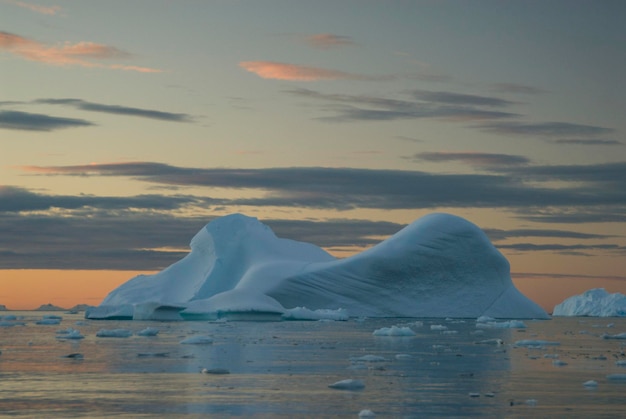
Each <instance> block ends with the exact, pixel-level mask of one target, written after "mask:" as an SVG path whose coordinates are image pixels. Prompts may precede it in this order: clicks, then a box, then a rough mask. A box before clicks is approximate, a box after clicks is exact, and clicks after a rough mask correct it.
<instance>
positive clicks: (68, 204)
mask: <svg viewBox="0 0 626 419" xmlns="http://www.w3.org/2000/svg"><path fill="white" fill-rule="evenodd" d="M212 203H213V201H211V199H210V198H198V197H192V196H183V195H174V196H163V195H137V196H131V197H102V196H93V195H46V194H39V193H35V192H31V191H29V190H27V189H24V188H20V187H16V186H0V212H20V211H46V210H50V209H53V208H58V209H65V210H76V209H81V208H86V207H90V208H99V209H106V210H120V209H130V208H134V209H144V210H160V211H167V210H174V209H179V208H182V207H185V206H188V205H210V204H212Z"/></svg>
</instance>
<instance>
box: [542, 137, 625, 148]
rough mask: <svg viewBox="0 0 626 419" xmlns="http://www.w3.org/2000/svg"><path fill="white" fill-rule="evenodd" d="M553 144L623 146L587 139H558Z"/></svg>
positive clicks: (606, 141)
mask: <svg viewBox="0 0 626 419" xmlns="http://www.w3.org/2000/svg"><path fill="white" fill-rule="evenodd" d="M553 143H555V144H570V145H592V146H614V145H624V143H622V142H621V141H617V140H605V139H601V138H589V139H578V138H570V139H568V138H559V139H557V140H554V141H553Z"/></svg>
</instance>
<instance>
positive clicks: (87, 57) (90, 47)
mask: <svg viewBox="0 0 626 419" xmlns="http://www.w3.org/2000/svg"><path fill="white" fill-rule="evenodd" d="M0 50H4V51H7V52H9V53H12V54H14V55H16V56H18V57H21V58H24V59H27V60H29V61H37V62H41V63H45V64H50V65H59V66H80V67H90V68H109V69H115V70H127V71H136V72H141V73H158V72H161V70H157V69H154V68H148V67H139V66H125V65H121V64H102V63H100V62H98V61H100V60H110V59H126V58H128V57H130V56H131V55H130V54H129V53H127V52H125V51H122V50H120V49H118V48H115V47H112V46H109V45H103V44H97V43H94V42H77V43H69V42H66V43H64V44H62V45H56V46H49V45H45V44H42V43H40V42H37V41H33V40H31V39H28V38H25V37H22V36H20V35H16V34H13V33H10V32H3V31H0Z"/></svg>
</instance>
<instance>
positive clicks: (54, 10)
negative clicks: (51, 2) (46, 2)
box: [4, 0, 61, 16]
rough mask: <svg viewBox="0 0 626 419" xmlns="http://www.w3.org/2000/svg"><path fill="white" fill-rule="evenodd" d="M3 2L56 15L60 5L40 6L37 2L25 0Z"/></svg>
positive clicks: (6, 0)
mask: <svg viewBox="0 0 626 419" xmlns="http://www.w3.org/2000/svg"><path fill="white" fill-rule="evenodd" d="M4 2H5V3H9V4H12V5H15V6H19V7H22V8H24V9H28V10H30V11H32V12H36V13H41V14H43V15H50V16H52V15H56V14H57V13H59V12H60V11H61V6H42V5H39V4H33V3H27V2H25V1H18V0H4Z"/></svg>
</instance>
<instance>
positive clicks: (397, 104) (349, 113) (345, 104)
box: [285, 88, 518, 122]
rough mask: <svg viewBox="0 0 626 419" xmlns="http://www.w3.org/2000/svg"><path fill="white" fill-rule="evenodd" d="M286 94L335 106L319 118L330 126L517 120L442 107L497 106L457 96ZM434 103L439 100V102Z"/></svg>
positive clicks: (493, 113)
mask: <svg viewBox="0 0 626 419" xmlns="http://www.w3.org/2000/svg"><path fill="white" fill-rule="evenodd" d="M285 93H288V94H291V95H294V96H299V97H304V98H309V99H313V100H317V101H320V102H326V103H329V104H332V105H331V106H326V107H322V110H324V111H330V112H333V113H334V115H333V116H330V117H323V118H320V119H321V120H324V121H327V122H351V121H393V120H399V119H421V118H444V119H449V120H456V121H476V120H478V121H480V120H489V119H500V118H511V117H516V116H518V115H517V114H514V113H510V112H502V111H494V110H486V109H481V108H480V107H479V106H468V105H466V104H465V103H463V104H449V103H441V101H442V100H444V99H445V97H447V100H448V101H452V100H456V101H461V100H465V101H466V102H467V101H470V100H473V101H480V100H482V101H489V99H491V101H490V102H491V103H493V102H496V100H495V98H486V97H480V96H472V95H460V94H454V93H448V94H447V95H444V94H443V93H444V92H435V93H437V94H436V95H433V96H432V97H430V98H429V100H400V99H390V98H385V97H377V96H368V95H346V94H327V93H321V92H317V91H314V90H311V89H302V88H299V89H289V90H285ZM453 98H454V99H453ZM425 99H426V98H425ZM434 99H438V100H439V102H438V101H435V100H434Z"/></svg>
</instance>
